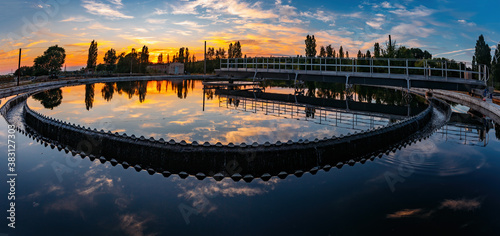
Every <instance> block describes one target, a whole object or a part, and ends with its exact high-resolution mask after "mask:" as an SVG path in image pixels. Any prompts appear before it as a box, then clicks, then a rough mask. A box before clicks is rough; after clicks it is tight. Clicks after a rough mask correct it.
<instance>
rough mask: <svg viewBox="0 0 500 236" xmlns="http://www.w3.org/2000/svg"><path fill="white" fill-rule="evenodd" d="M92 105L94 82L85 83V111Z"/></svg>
mask: <svg viewBox="0 0 500 236" xmlns="http://www.w3.org/2000/svg"><path fill="white" fill-rule="evenodd" d="M93 105H94V84H87V85H85V108H87V111H88V110H90V109H91V108H92V106H93Z"/></svg>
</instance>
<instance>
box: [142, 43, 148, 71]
mask: <svg viewBox="0 0 500 236" xmlns="http://www.w3.org/2000/svg"><path fill="white" fill-rule="evenodd" d="M148 64H149V50H148V47H147V46H146V45H144V46H143V47H142V51H141V57H140V67H141V72H142V73H145V72H146V67H147V66H148Z"/></svg>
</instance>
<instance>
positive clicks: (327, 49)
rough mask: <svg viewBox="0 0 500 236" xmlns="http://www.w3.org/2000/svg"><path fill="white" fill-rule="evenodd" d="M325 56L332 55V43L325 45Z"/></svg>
mask: <svg viewBox="0 0 500 236" xmlns="http://www.w3.org/2000/svg"><path fill="white" fill-rule="evenodd" d="M326 56H327V57H334V55H333V48H332V45H328V46H326Z"/></svg>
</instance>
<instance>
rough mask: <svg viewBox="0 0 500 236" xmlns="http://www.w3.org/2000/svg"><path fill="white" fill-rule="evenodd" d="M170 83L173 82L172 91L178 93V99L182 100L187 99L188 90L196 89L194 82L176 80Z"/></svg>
mask: <svg viewBox="0 0 500 236" xmlns="http://www.w3.org/2000/svg"><path fill="white" fill-rule="evenodd" d="M169 82H171V88H172V91H174V92H175V93H177V97H178V98H181V99H183V98H186V97H187V94H188V88H191V91H192V90H193V89H194V82H193V81H192V80H174V81H169ZM167 86H168V85H167Z"/></svg>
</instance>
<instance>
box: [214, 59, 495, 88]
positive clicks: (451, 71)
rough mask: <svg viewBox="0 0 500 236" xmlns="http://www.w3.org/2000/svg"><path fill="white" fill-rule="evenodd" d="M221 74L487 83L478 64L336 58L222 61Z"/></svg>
mask: <svg viewBox="0 0 500 236" xmlns="http://www.w3.org/2000/svg"><path fill="white" fill-rule="evenodd" d="M220 68H221V70H227V71H233V70H236V71H239V69H244V70H245V71H247V72H248V71H249V69H250V70H251V71H265V72H269V70H271V69H272V70H278V72H282V71H284V72H285V71H286V72H289V71H292V72H298V71H303V72H304V73H306V74H307V73H309V72H313V71H314V72H320V73H323V72H350V73H363V72H365V73H369V74H370V76H373V75H374V74H388V75H391V74H397V75H406V77H407V78H409V77H410V76H412V75H424V76H425V77H426V78H430V77H441V78H444V79H446V80H447V79H448V77H455V78H461V79H462V78H463V79H477V80H480V81H484V82H488V80H489V73H488V72H489V70H488V66H487V65H483V64H478V65H476V66H475V67H474V68H473V69H474V70H470V69H467V67H466V63H464V62H455V61H452V62H450V61H445V60H432V59H414V58H408V59H406V58H337V57H253V58H224V59H221V61H220Z"/></svg>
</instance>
